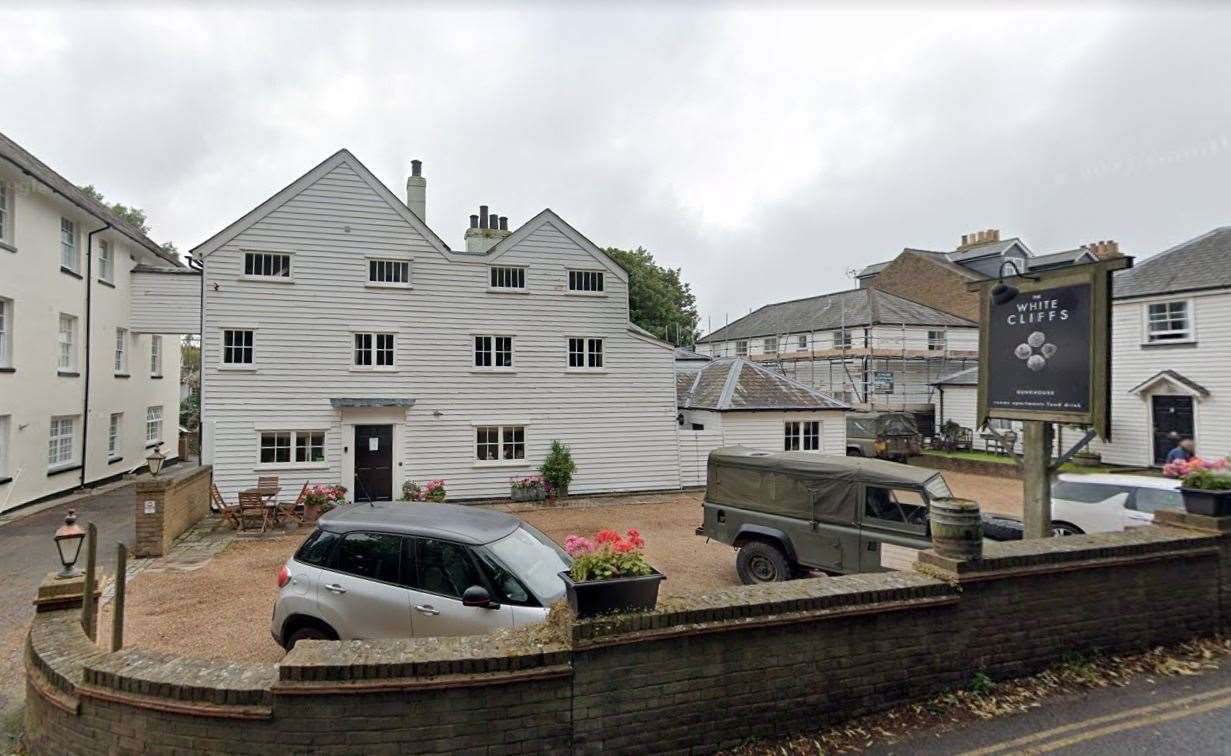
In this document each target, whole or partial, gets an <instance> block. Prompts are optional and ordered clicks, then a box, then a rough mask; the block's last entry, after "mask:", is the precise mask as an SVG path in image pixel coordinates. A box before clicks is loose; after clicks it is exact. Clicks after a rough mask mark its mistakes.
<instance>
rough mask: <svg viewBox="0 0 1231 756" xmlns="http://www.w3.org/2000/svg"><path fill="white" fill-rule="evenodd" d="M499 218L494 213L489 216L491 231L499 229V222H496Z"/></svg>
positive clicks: (488, 223) (488, 222)
mask: <svg viewBox="0 0 1231 756" xmlns="http://www.w3.org/2000/svg"><path fill="white" fill-rule="evenodd" d="M497 217H498V216H497V215H496V213H495V212H494V211H493V212H492V213H491V214H490V215H488V216H487V227H488V228H489V229H492V230H495V229H496V228H498V227H499V225H498V223H497V220H496V219H497Z"/></svg>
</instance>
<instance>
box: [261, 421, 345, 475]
mask: <svg viewBox="0 0 1231 756" xmlns="http://www.w3.org/2000/svg"><path fill="white" fill-rule="evenodd" d="M266 437H269V438H270V440H271V441H273V442H274V445H273V446H271V447H270V449H272V450H273V453H274V459H273V460H271V461H268V462H267V461H265V459H264V452H265V448H266V447H265V440H266ZM317 437H319V441H320V443H314V441H315V440H316V439H317ZM282 440H285V444H283V443H279V442H280V441H282ZM328 442H329V434H328V431H327V430H326V429H325V428H297V429H294V430H288V429H285V428H262V429H258V430H257V434H256V465H255V466H254V467H253V469H254V470H288V469H295V470H305V469H323V468H328V467H329V457H328V449H329V445H328ZM283 449H285V450H286V460H285V461H278V459H277V457H278V452H279V451H280V450H283ZM313 449H317V450H319V452H320V459H312V451H313ZM301 454H302V456H303V457H304V459H300V456H301Z"/></svg>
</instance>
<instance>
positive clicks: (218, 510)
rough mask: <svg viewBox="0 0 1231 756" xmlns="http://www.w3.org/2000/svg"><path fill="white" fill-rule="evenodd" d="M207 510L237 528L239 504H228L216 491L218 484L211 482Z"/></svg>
mask: <svg viewBox="0 0 1231 756" xmlns="http://www.w3.org/2000/svg"><path fill="white" fill-rule="evenodd" d="M209 510H210V511H211V512H213V513H214V514H216V515H218V516H219V517H221V518H222V521H223V522H225V523H226V524H228V525H230V526H231V527H233V528H235V529H236V530H239V528H240V522H239V506H238V505H236V504H228V503H227V500H226V499H224V498H222V494H221V493H220V492H219V491H218V486H216V485H214V484H213V483H210V484H209Z"/></svg>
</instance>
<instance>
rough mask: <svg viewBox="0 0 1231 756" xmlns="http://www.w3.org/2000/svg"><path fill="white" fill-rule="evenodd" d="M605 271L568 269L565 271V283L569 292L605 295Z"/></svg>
mask: <svg viewBox="0 0 1231 756" xmlns="http://www.w3.org/2000/svg"><path fill="white" fill-rule="evenodd" d="M606 273H607V271H605V270H595V269H592V268H589V269H584V270H582V269H569V270H568V271H566V272H565V276H564V279H565V284H566V288H567V289H568V293H569V294H573V295H577V296H583V297H605V296H607V276H606Z"/></svg>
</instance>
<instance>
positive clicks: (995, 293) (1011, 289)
mask: <svg viewBox="0 0 1231 756" xmlns="http://www.w3.org/2000/svg"><path fill="white" fill-rule="evenodd" d="M1006 265H1008V266H1011V267H1012V268H1013V272H1014V273H1015V274H1016V275H1017V277H1018V278H1027V279H1030V280H1031V281H1037V280H1039V277H1038V276H1032V275H1030V274H1029V273H1025V272H1023V271H1022V269H1021V268H1019V267H1018V265H1017V263H1016V262H1014V261H1012V260H1005V261H1004V262H1002V263H1000V270H999V271H997V273H996V285H995V286H993V287H992V301H993V302H995V303H996V304H998V305H1002V304H1008V303H1009V302H1012V301H1013V300H1014V299H1016V298H1017V292H1018V289H1017V287H1016V286H1014V285H1013V284H1007V283H1005V282H1004V266H1006Z"/></svg>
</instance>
